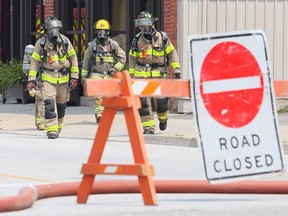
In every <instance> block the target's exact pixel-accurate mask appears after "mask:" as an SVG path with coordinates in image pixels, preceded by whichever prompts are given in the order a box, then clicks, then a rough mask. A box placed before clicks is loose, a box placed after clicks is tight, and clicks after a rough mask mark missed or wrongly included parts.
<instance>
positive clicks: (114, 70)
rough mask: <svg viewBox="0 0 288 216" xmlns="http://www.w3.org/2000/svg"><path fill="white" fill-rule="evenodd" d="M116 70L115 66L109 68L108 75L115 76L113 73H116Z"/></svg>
mask: <svg viewBox="0 0 288 216" xmlns="http://www.w3.org/2000/svg"><path fill="white" fill-rule="evenodd" d="M115 72H116V69H115V68H111V69H109V70H108V73H107V74H108V76H111V77H113V75H114V73H115Z"/></svg>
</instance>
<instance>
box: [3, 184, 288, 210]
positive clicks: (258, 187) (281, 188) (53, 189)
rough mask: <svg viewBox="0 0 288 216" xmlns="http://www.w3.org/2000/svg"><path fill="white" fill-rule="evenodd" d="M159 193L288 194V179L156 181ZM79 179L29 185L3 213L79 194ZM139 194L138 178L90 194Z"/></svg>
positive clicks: (100, 187)
mask: <svg viewBox="0 0 288 216" xmlns="http://www.w3.org/2000/svg"><path fill="white" fill-rule="evenodd" d="M154 183H155V188H156V192H157V193H225V194H288V181H243V182H234V183H226V184H209V183H208V182H207V181H202V180H199V181H198V180H155V181H154ZM79 185H80V182H72V183H71V182H67V183H55V184H45V185H36V186H29V187H26V188H24V189H22V190H21V191H20V193H19V194H18V195H16V196H9V197H2V198H0V212H5V211H16V210H23V209H26V208H30V207H31V206H32V205H33V203H34V202H35V201H36V200H39V199H45V198H51V197H58V196H72V195H77V192H78V188H79ZM114 193H140V189H139V184H138V181H137V180H129V181H95V183H94V185H93V188H92V191H91V194H114Z"/></svg>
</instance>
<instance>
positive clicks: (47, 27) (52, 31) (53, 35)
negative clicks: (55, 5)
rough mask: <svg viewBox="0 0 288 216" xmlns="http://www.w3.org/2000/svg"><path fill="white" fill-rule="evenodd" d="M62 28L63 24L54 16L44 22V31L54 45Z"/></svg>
mask: <svg viewBox="0 0 288 216" xmlns="http://www.w3.org/2000/svg"><path fill="white" fill-rule="evenodd" d="M61 28H62V22H61V21H60V20H58V19H57V18H56V17H54V16H49V17H47V18H46V20H45V22H44V31H45V32H46V34H47V37H48V40H49V41H50V42H52V43H55V42H56V41H57V38H58V36H59V34H60V33H59V31H60V29H61Z"/></svg>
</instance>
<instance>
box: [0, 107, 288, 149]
mask: <svg viewBox="0 0 288 216" xmlns="http://www.w3.org/2000/svg"><path fill="white" fill-rule="evenodd" d="M34 112H35V109H34V104H25V105H22V104H17V103H16V102H11V103H6V104H0V131H1V133H11V134H26V135H33V136H43V137H45V136H46V135H45V131H38V130H36V128H35V126H34ZM278 119H279V134H280V138H281V141H282V143H283V144H284V148H285V149H288V113H279V114H278ZM157 124H158V122H157ZM195 126H196V125H195V122H194V117H193V114H178V113H171V114H170V118H169V121H168V127H167V129H166V130H165V131H160V130H159V128H158V125H157V127H156V131H155V134H154V135H145V141H146V143H149V144H159V145H173V146H189V147H197V142H196V129H195ZM97 127H98V125H97V124H96V123H95V118H94V114H93V107H87V106H78V107H74V106H71V107H68V108H67V110H66V116H65V119H64V126H63V130H62V132H61V134H60V137H66V138H68V137H69V138H75V139H91V140H93V139H94V136H95V132H96V130H97ZM108 140H110V141H119V140H120V141H121V140H123V141H129V137H128V132H127V127H126V122H125V118H124V114H123V112H122V111H118V112H117V114H116V116H115V118H114V120H113V125H112V128H111V131H110V133H109V138H108Z"/></svg>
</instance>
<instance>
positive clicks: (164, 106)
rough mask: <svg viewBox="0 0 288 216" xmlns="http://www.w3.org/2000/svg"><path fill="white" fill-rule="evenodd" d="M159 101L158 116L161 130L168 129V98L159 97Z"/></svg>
mask: <svg viewBox="0 0 288 216" xmlns="http://www.w3.org/2000/svg"><path fill="white" fill-rule="evenodd" d="M156 101H157V117H158V120H159V128H160V130H161V131H163V130H166V128H167V121H168V118H169V105H168V98H166V97H165V98H158V99H156Z"/></svg>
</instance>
